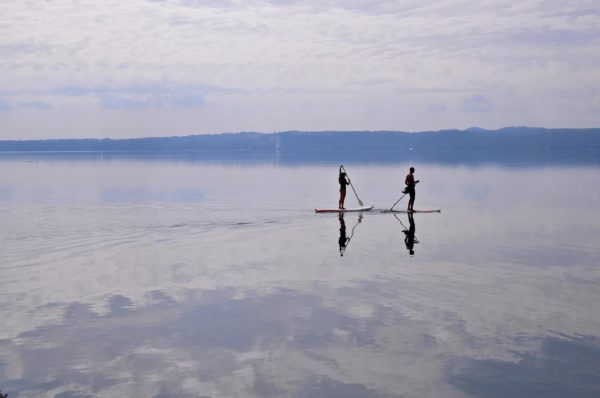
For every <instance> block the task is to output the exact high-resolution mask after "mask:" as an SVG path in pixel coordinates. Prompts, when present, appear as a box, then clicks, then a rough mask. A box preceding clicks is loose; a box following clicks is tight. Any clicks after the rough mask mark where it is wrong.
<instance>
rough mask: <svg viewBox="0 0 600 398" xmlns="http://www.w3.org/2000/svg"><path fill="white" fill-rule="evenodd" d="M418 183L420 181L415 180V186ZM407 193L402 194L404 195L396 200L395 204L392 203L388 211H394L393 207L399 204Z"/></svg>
mask: <svg viewBox="0 0 600 398" xmlns="http://www.w3.org/2000/svg"><path fill="white" fill-rule="evenodd" d="M419 181H420V180H417V181H415V185H417V184H418V183H419ZM404 191H406V188H404ZM404 191H402V192H404ZM407 193H408V192H404V195H402V196H400V199H398V200H397V201H396V203H394V204H393V205H392V207H390V211H392V210H394V206H396V205H397V204H398V202H400V201H401V200H402V198H403V197H405V196H406V194H407Z"/></svg>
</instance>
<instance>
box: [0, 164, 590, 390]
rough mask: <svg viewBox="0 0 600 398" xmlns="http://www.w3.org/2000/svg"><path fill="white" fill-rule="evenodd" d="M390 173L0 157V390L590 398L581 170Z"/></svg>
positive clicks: (426, 167) (379, 168) (586, 216)
mask: <svg viewBox="0 0 600 398" xmlns="http://www.w3.org/2000/svg"><path fill="white" fill-rule="evenodd" d="M409 166H411V165H410V164H387V165H379V164H348V165H346V168H347V171H348V173H349V176H350V178H351V179H352V182H353V183H354V186H355V188H356V191H357V193H358V195H359V197H360V199H361V200H362V201H363V202H365V204H373V205H375V210H374V211H370V212H366V213H364V214H362V215H360V214H346V215H345V216H344V217H342V218H340V217H338V215H337V214H329V215H328V214H324V215H317V214H315V213H314V208H315V207H335V206H336V205H337V196H338V186H337V167H338V165H336V164H297V165H281V164H277V163H252V162H237V163H236V162H227V163H225V162H203V161H191V160H189V159H185V160H181V161H178V160H177V159H168V160H159V159H158V160H157V159H155V160H148V159H140V158H135V157H132V158H130V159H128V158H126V157H125V158H110V157H108V158H105V157H104V156H101V155H90V156H89V157H77V156H68V155H52V156H40V155H35V154H22V155H19V156H14V155H6V154H5V155H0V218H1V220H2V222H1V224H0V319H1V320H2V327H1V328H0V390H2V391H3V392H6V393H8V394H9V398H15V397H62V398H75V397H154V398H159V397H160V398H164V397H307V398H309V397H310V398H318V397H533V396H539V397H598V396H600V305H599V303H600V245H599V242H600V167H597V166H589V167H588V166H572V167H570V166H565V165H561V166H543V167H527V168H517V167H506V166H493V165H488V166H481V167H470V166H467V165H462V166H461V165H454V166H448V165H435V164H416V165H414V166H415V167H416V173H415V174H416V177H417V178H418V179H420V180H421V183H420V184H419V185H418V186H417V199H416V204H415V208H420V209H425V208H442V212H441V213H439V214H437V213H436V214H416V215H415V216H414V218H413V219H412V220H410V219H409V217H408V216H407V215H406V214H398V215H394V214H382V213H381V212H379V211H377V209H384V208H389V207H390V206H391V205H392V204H393V203H394V202H395V201H396V200H397V199H398V198H399V197H400V195H401V189H402V186H403V181H404V176H405V174H406V172H407V169H408V167H409ZM346 203H347V206H354V205H356V204H357V201H356V198H355V197H354V195H353V192H352V190H348V196H347V201H346ZM405 206H406V198H404V199H403V200H402V201H401V202H400V203H399V205H398V206H397V207H398V208H403V207H405ZM411 221H412V223H411ZM348 239H349V240H348ZM340 243H342V245H341V246H340Z"/></svg>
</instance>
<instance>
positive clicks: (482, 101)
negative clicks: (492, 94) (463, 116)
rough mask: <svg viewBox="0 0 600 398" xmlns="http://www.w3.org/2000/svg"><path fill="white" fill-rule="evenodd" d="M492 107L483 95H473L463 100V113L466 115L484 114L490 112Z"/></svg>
mask: <svg viewBox="0 0 600 398" xmlns="http://www.w3.org/2000/svg"><path fill="white" fill-rule="evenodd" d="M493 107H494V105H493V104H492V102H491V101H490V100H489V99H487V98H486V97H484V96H483V95H474V96H472V97H469V98H467V99H465V100H463V107H462V110H463V112H468V113H485V112H489V111H491V110H492V108H493Z"/></svg>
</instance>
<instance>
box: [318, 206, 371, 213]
mask: <svg viewBox="0 0 600 398" xmlns="http://www.w3.org/2000/svg"><path fill="white" fill-rule="evenodd" d="M372 208H373V206H363V207H346V208H345V209H315V212H317V213H340V212H341V213H349V212H353V211H369V210H371V209H372Z"/></svg>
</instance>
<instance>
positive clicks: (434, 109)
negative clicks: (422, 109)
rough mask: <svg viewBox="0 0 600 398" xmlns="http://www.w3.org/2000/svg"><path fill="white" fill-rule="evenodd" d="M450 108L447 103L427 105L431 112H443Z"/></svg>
mask: <svg viewBox="0 0 600 398" xmlns="http://www.w3.org/2000/svg"><path fill="white" fill-rule="evenodd" d="M447 110H448V106H447V105H446V104H431V105H429V106H428V107H427V112H429V113H442V112H446V111H447Z"/></svg>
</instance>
